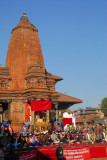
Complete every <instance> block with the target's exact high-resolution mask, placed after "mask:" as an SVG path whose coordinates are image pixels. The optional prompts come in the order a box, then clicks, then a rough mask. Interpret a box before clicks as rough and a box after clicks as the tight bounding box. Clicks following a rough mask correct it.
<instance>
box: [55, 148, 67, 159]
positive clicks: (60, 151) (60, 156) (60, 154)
mask: <svg viewBox="0 0 107 160" xmlns="http://www.w3.org/2000/svg"><path fill="white" fill-rule="evenodd" d="M56 157H57V160H66V158H65V157H63V149H62V147H58V148H57V149H56Z"/></svg>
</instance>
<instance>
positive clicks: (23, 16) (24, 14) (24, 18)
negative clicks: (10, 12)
mask: <svg viewBox="0 0 107 160" xmlns="http://www.w3.org/2000/svg"><path fill="white" fill-rule="evenodd" d="M21 20H26V21H29V20H28V17H27V15H26V12H25V11H24V13H23V15H22V17H21Z"/></svg>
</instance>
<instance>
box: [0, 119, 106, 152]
mask: <svg viewBox="0 0 107 160" xmlns="http://www.w3.org/2000/svg"><path fill="white" fill-rule="evenodd" d="M36 131H37V127H36V128H35V129H34V131H33V133H32V132H29V129H28V127H27V126H26V125H25V124H23V125H22V126H21V130H20V133H19V134H17V133H14V130H13V129H12V127H11V125H7V126H5V125H3V124H1V126H0V148H1V151H4V150H6V149H7V148H9V147H10V146H11V147H13V148H23V147H24V148H26V147H29V146H36V147H37V146H40V145H41V146H46V145H53V144H56V143H69V144H72V143H92V144H94V143H95V142H98V143H100V142H102V143H103V142H107V134H106V125H105V124H93V125H92V124H90V125H85V124H77V125H76V128H75V127H74V126H73V124H67V125H66V126H65V127H64V128H63V124H62V123H60V122H59V121H58V120H57V121H56V122H54V123H48V125H47V127H45V126H42V132H39V133H37V132H36Z"/></svg>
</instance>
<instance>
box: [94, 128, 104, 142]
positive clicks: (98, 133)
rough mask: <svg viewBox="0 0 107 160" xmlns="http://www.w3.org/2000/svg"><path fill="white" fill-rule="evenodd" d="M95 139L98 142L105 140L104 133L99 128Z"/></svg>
mask: <svg viewBox="0 0 107 160" xmlns="http://www.w3.org/2000/svg"><path fill="white" fill-rule="evenodd" d="M95 140H96V142H98V143H99V142H102V140H103V137H102V134H101V132H99V130H97V132H96V136H95Z"/></svg>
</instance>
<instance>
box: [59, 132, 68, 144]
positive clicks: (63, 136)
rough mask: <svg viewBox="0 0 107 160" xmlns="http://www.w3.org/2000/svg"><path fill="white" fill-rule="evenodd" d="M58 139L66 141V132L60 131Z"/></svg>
mask: <svg viewBox="0 0 107 160" xmlns="http://www.w3.org/2000/svg"><path fill="white" fill-rule="evenodd" d="M58 139H59V140H60V142H63V143H66V142H67V141H66V138H65V132H59V134H58Z"/></svg>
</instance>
